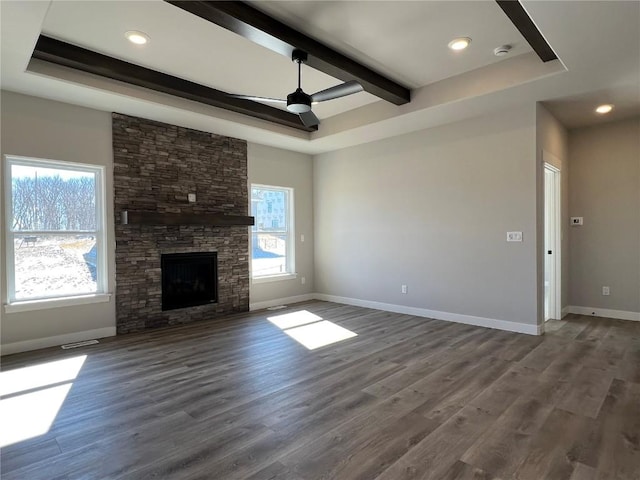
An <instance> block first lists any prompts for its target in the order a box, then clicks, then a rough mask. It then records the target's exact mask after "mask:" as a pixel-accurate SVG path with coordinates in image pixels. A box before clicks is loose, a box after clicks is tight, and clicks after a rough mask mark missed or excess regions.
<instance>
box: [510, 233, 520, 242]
mask: <svg viewBox="0 0 640 480" xmlns="http://www.w3.org/2000/svg"><path fill="white" fill-rule="evenodd" d="M521 241H522V232H507V242H521Z"/></svg>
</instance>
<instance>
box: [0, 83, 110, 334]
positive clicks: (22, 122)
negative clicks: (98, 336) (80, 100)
mask: <svg viewBox="0 0 640 480" xmlns="http://www.w3.org/2000/svg"><path fill="white" fill-rule="evenodd" d="M1 103H2V110H1V112H2V130H1V134H2V154H3V155H6V154H13V155H21V156H27V157H35V158H46V159H53V160H64V161H69V162H80V163H91V164H95V165H103V166H106V167H107V168H106V169H105V194H106V195H105V196H106V211H107V218H106V223H107V251H108V258H107V260H108V288H107V289H108V291H109V292H113V290H114V285H115V280H114V271H115V268H114V256H113V252H114V249H115V241H114V233H113V177H112V158H113V155H112V147H111V114H110V113H107V112H99V111H97V110H90V109H87V108H82V107H76V106H73V105H69V104H65V103H59V102H53V101H50V100H43V99H39V98H35V97H30V96H25V95H19V94H15V93H10V92H5V91H3V92H2V97H1ZM2 175H4V160H3V168H2ZM0 188H2V189H4V180H3V181H1V182H0ZM0 199H1V200H0V202H2V208H1V213H0V215H1V216H2V232H3V234H2V235H1V237H2V240H1V241H2V248H1V249H0V258H1V259H2V272H1V275H0V277H1V279H2V290H1V293H0V301H1V302H0V303H2V305H4V304H5V303H6V301H7V290H6V281H5V279H6V269H5V265H4V258H5V252H6V250H5V248H6V247H5V242H6V238H5V235H4V228H5V224H6V223H5V204H4V190H3V191H2V195H0ZM0 308H4V307H0ZM104 328H115V307H114V300H113V297H112V298H111V300H110V301H109V302H108V303H96V304H91V305H76V306H71V307H60V308H52V309H48V310H37V311H30V312H19V313H10V314H8V313H5V312H4V311H3V312H2V344H3V345H6V344H12V343H16V342H27V341H33V340H37V339H42V338H46V337H53V336H58V335H68V334H77V333H78V332H84V331H88V330H97V329H104Z"/></svg>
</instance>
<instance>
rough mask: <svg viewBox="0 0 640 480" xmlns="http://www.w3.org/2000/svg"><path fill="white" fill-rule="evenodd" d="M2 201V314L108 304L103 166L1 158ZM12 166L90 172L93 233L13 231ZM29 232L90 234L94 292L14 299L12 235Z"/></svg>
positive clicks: (10, 156)
mask: <svg viewBox="0 0 640 480" xmlns="http://www.w3.org/2000/svg"><path fill="white" fill-rule="evenodd" d="M3 163H4V180H5V181H4V195H3V196H4V199H3V200H4V202H5V219H4V230H5V243H6V249H5V258H4V261H5V262H6V264H5V266H6V282H7V290H6V292H7V303H6V305H5V311H6V312H7V313H10V312H19V311H28V310H40V309H43V308H51V307H56V306H61V307H62V306H69V305H80V304H86V303H98V302H106V301H109V298H110V295H109V294H108V293H107V286H108V284H107V282H108V280H107V279H108V273H107V258H106V253H107V250H106V244H107V228H106V209H105V207H106V198H105V194H106V192H105V167H104V166H102V165H92V164H87V163H76V162H68V161H63V160H52V159H41V158H34V157H25V156H19V155H10V154H6V155H4V162H3ZM13 165H19V166H28V167H39V168H50V169H55V170H69V171H75V172H86V173H92V174H93V175H94V176H95V204H96V205H95V210H96V212H95V214H96V224H95V230H64V231H56V230H54V231H48V230H47V231H45V230H33V231H15V230H13V228H12V223H13V182H12V180H13V179H12V175H11V167H12V166H13ZM25 233H26V234H29V233H33V234H34V235H36V236H37V235H61V236H64V235H81V234H93V235H95V239H96V253H97V260H96V291H95V292H91V293H78V294H75V295H74V294H67V295H51V296H43V297H33V298H28V299H16V298H15V297H16V292H15V249H14V238H15V236H16V235H24V234H25Z"/></svg>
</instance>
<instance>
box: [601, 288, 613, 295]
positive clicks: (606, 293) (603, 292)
mask: <svg viewBox="0 0 640 480" xmlns="http://www.w3.org/2000/svg"><path fill="white" fill-rule="evenodd" d="M602 295H611V291H610V290H609V287H602Z"/></svg>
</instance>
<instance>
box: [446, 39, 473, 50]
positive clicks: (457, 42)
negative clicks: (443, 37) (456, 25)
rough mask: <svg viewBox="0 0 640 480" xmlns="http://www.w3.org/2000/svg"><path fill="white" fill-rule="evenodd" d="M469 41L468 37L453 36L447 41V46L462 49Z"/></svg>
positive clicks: (452, 48)
mask: <svg viewBox="0 0 640 480" xmlns="http://www.w3.org/2000/svg"><path fill="white" fill-rule="evenodd" d="M470 43H471V39H470V38H469V37H460V38H454V39H453V40H451V41H450V42H449V48H450V49H451V50H464V49H465V48H467V47H468V46H469V44H470Z"/></svg>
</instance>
